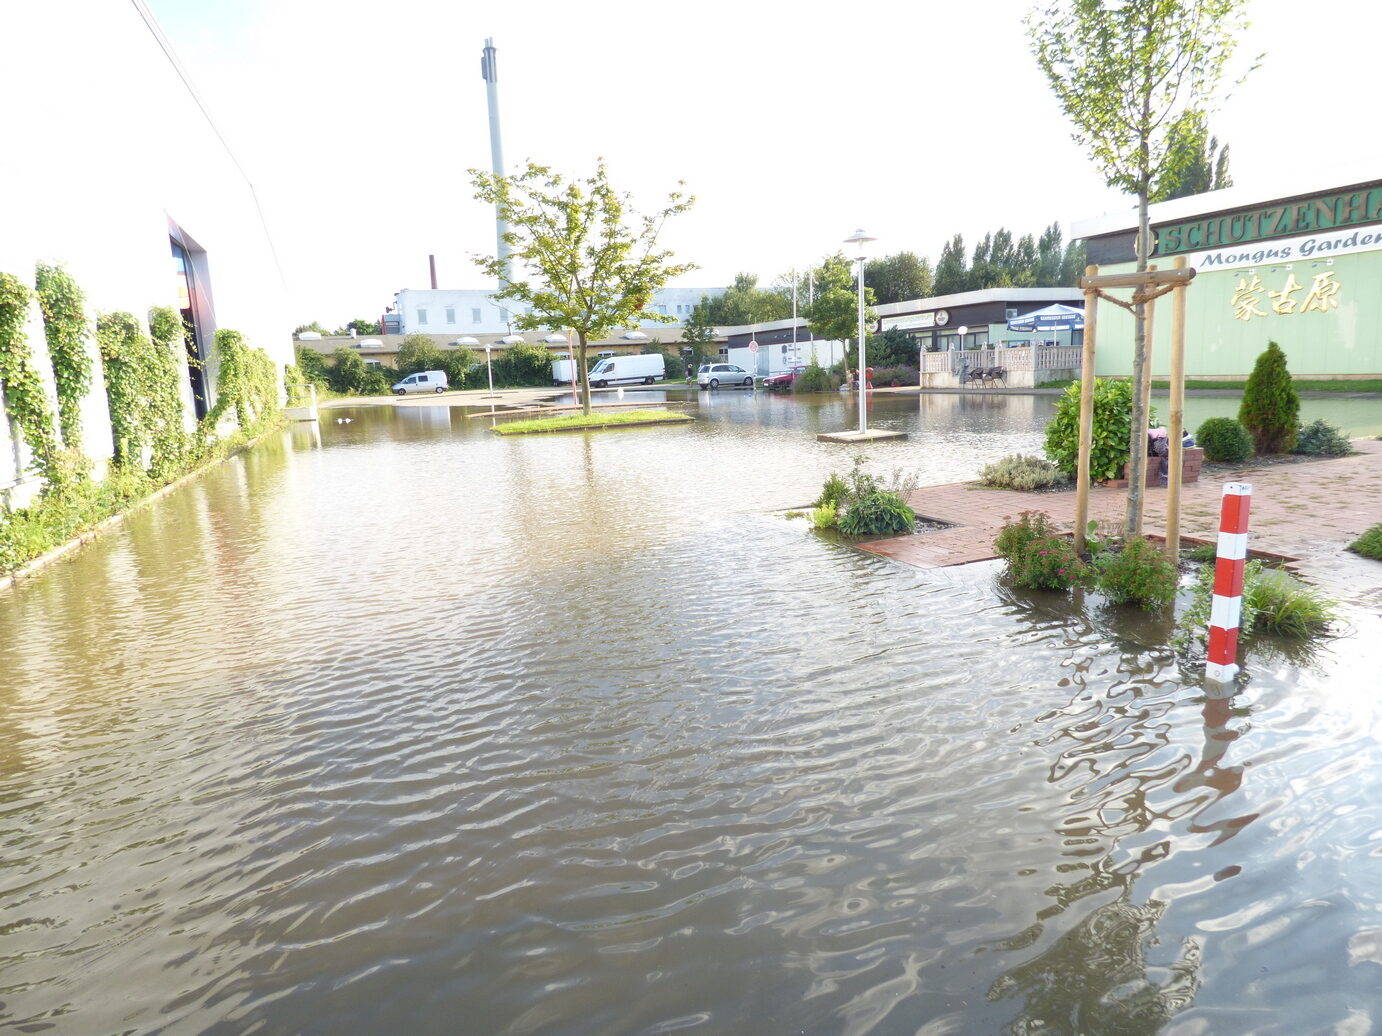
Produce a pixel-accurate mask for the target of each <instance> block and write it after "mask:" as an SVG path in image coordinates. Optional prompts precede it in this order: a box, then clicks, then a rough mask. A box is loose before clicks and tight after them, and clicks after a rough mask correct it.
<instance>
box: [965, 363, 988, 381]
mask: <svg viewBox="0 0 1382 1036" xmlns="http://www.w3.org/2000/svg"><path fill="white" fill-rule="evenodd" d="M987 374H988V368H987V367H975V368H974V369H973V370H972V371H965V373H964V377H963V378H962V379H961V383H962V384H966V385H973V384H975V383H976V382H980V381H983V380H984V377H985V375H987Z"/></svg>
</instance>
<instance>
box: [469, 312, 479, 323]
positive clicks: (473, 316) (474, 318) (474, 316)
mask: <svg viewBox="0 0 1382 1036" xmlns="http://www.w3.org/2000/svg"><path fill="white" fill-rule="evenodd" d="M470 322H471V323H472V324H478V323H479V322H480V311H479V310H478V309H472V310H471V311H470Z"/></svg>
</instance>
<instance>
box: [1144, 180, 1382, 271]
mask: <svg viewBox="0 0 1382 1036" xmlns="http://www.w3.org/2000/svg"><path fill="white" fill-rule="evenodd" d="M1379 222H1382V187H1372V188H1369V189H1368V190H1363V191H1345V192H1344V193H1342V194H1324V195H1319V196H1316V197H1313V198H1307V199H1305V200H1304V201H1298V202H1290V203H1288V204H1285V205H1273V206H1266V207H1263V208H1260V209H1253V210H1250V211H1248V212H1239V213H1234V214H1231V215H1226V216H1210V217H1208V218H1207V219H1200V220H1196V221H1195V222H1194V223H1180V224H1177V225H1175V226H1170V227H1160V228H1158V229H1157V231H1156V249H1155V252H1156V254H1157V255H1177V254H1179V253H1181V252H1195V251H1200V250H1203V249H1210V248H1222V247H1224V246H1226V245H1238V244H1243V243H1245V242H1248V241H1267V240H1270V239H1271V238H1274V237H1291V236H1295V235H1298V234H1303V233H1306V232H1308V231H1323V230H1338V229H1340V228H1343V227H1357V226H1362V225H1363V224H1365V223H1379Z"/></svg>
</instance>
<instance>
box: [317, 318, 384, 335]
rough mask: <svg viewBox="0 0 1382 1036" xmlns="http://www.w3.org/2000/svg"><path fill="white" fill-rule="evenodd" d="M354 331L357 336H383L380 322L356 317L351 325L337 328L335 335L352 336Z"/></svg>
mask: <svg viewBox="0 0 1382 1036" xmlns="http://www.w3.org/2000/svg"><path fill="white" fill-rule="evenodd" d="M309 330H316V329H315V328H309ZM352 331H353V332H355V333H356V334H357V335H377V334H382V330H381V328H380V326H379V321H377V320H366V319H364V318H363V317H356V318H355V319H354V320H352V321H351V322H350V323H348V324H346V325H345V326H344V327H339V328H337V329H336V330H335V332H334V333H335V334H338V335H348V334H350V333H351V332H352Z"/></svg>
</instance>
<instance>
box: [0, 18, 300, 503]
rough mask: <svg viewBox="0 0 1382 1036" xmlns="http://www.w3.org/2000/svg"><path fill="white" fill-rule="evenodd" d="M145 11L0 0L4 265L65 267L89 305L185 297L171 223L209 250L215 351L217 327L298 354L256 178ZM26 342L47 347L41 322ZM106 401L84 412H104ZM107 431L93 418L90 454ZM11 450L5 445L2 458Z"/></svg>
mask: <svg viewBox="0 0 1382 1036" xmlns="http://www.w3.org/2000/svg"><path fill="white" fill-rule="evenodd" d="M142 13H144V12H143V11H142V4H139V5H136V4H135V3H131V2H129V0H122V2H112V0H64V2H62V3H46V2H45V3H4V4H0V39H4V40H6V41H8V46H7V47H6V54H5V60H4V61H3V62H0V96H5V97H8V98H10V99H11V102H12V103H10V104H9V105H7V106H6V111H5V144H4V146H3V147H0V187H3V190H4V196H5V197H4V207H3V210H2V211H0V270H4V271H6V272H8V273H12V274H14V275H16V276H18V277H20V278H21V279H23V280H24V281H25V282H26V283H28V284H30V285H32V283H33V272H34V264H35V263H36V262H40V261H43V262H49V263H59V264H61V265H62V266H64V267H65V268H66V269H67V271H68V272H69V273H71V274H72V276H73V277H74V278H75V279H76V280H77V282H78V283H79V284H80V285H81V286H82V288H83V290H84V291H85V292H86V295H87V305H88V312H89V314H90V315H92V316H94V315H95V314H96V313H98V312H110V311H116V310H126V311H128V312H130V313H134V314H136V315H137V316H140V317H143V316H145V315H146V314H147V312H148V310H149V308H150V307H151V306H172V307H174V308H177V305H178V298H177V280H176V278H175V277H174V274H173V261H172V255H171V251H170V244H169V227H170V221H172V222H175V223H176V224H177V225H178V226H180V227H181V228H182V230H183V231H184V232H185V233H186V234H188V235H189V236H190V237H191V238H192V239H194V240H195V242H196V243H197V244H198V245H199V246H200V247H201V248H203V249H205V251H206V259H207V269H208V271H209V275H210V276H209V288H210V294H211V301H212V307H213V314H214V319H213V321H212V322H211V326H209V327H207V328H205V330H206V333H207V344H208V348H209V346H210V342H211V337H210V336H211V335H212V334H213V333H214V332H215V330H216V328H218V327H229V328H234V329H236V330H238V331H240V332H242V333H243V334H244V335H245V337H246V338H247V339H248V341H249V343H250V344H251V345H253V346H256V347H258V348H262V349H266V350H267V351H268V352H269V354H270V355H271V356H272V357H273V358H274V360H275V362H276V363H278V364H283V363H287V362H291V359H292V338H291V331H292V324H291V322H290V320H289V318H288V315H287V305H286V301H287V300H286V294H287V292H286V288H285V286H284V284H283V281H282V278H281V275H280V274H279V271H278V266H277V262H276V261H275V258H274V255H273V250H272V246H271V244H270V241H269V237H268V234H267V231H266V230H265V228H264V224H263V221H262V219H261V216H260V213H259V209H258V205H257V203H256V201H255V198H254V193H253V189H252V187H251V185H250V183H249V181H248V179H247V178H246V174H245V172H244V171H243V170H242V169H241V168H240V167H239V166H238V165H237V163H236V161H235V159H234V157H233V156H232V155H231V154H230V153H229V152H228V151H227V149H226V146H225V144H224V143H223V142H222V141H221V139H220V138H219V137H218V136H217V133H216V131H215V129H214V128H213V126H212V125H211V124H210V122H209V121H208V118H207V116H206V115H205V114H204V113H203V111H202V110H201V108H200V107H199V105H198V102H197V99H196V97H195V96H194V95H193V93H192V92H191V91H190V90H189V89H188V87H187V86H186V85H185V84H184V82H183V80H182V78H181V77H180V75H179V73H178V71H177V68H176V67H175V65H174V64H173V62H172V60H171V59H170V58H169V56H168V55H167V53H165V51H164V49H163V48H162V47H161V46H160V43H159V39H158V38H157V37H156V36H155V34H154V32H153V31H151V29H150V27H149V25H148V24H146V22H145V20H144V18H143V17H142ZM150 20H152V19H151V16H150ZM30 341H31V343H32V344H41V342H42V331H41V325H40V328H39V332H38V334H37V335H36V336H35V335H32V334H31V336H30ZM35 351H36V352H38V350H35ZM43 355H44V358H45V361H46V354H43ZM97 369H98V375H97V377H96V379H95V381H96V384H95V388H94V390H93V391H94V393H95V394H100V393H101V392H102V382H101V380H100V377H99V366H98V368H97ZM213 374H214V372H213ZM101 403H103V401H98V402H97V403H93V404H91V406H90V408H89V409H90V413H89V415H88V420H89V421H91V422H95V423H104V416H103V414H102V413H100V411H101V409H102V406H101ZM108 439H109V433H108V431H106V430H105V429H91V428H90V427H88V429H87V440H88V447H89V448H90V449H92V450H93V451H95V452H97V453H99V452H100V444H101V443H103V442H104V441H105V440H108ZM6 452H7V448H6V444H4V443H0V458H2V457H3V455H4V454H5V453H6ZM109 452H110V451H109V447H108V444H107V445H106V448H105V454H107V455H108V454H109ZM3 463H4V462H3V460H2V459H0V479H3V477H4V469H3Z"/></svg>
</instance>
